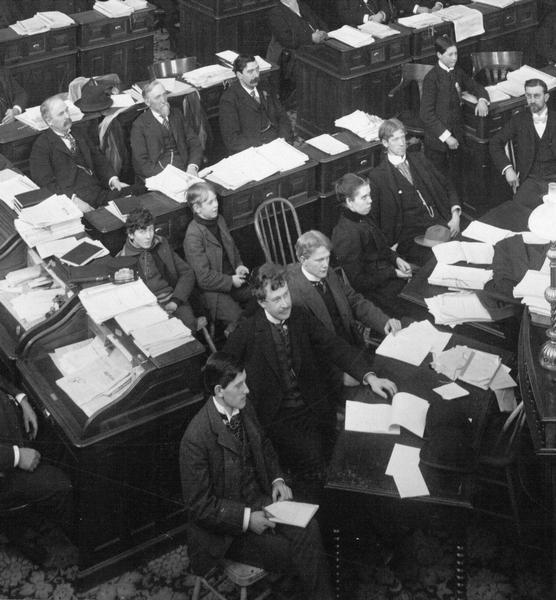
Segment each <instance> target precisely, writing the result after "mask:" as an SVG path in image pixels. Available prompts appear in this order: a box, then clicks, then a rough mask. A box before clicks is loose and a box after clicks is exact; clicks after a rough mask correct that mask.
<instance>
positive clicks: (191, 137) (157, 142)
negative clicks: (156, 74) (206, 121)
mask: <svg viewBox="0 0 556 600" xmlns="http://www.w3.org/2000/svg"><path fill="white" fill-rule="evenodd" d="M167 96H168V94H167V92H166V90H165V89H164V86H163V85H162V83H160V81H157V80H156V79H155V80H153V81H151V82H149V83H147V85H146V86H145V87H144V88H143V99H144V100H145V104H146V105H147V106H148V107H149V108H148V110H146V111H145V112H144V113H143V114H141V115H139V117H137V119H135V121H134V122H133V125H132V127H131V152H132V156H133V168H134V169H135V173H136V175H139V176H140V177H143V178H146V177H152V176H153V175H157V174H158V173H160V172H161V171H163V170H164V168H165V167H166V166H167V165H173V166H174V167H177V168H178V169H181V170H182V171H187V172H188V173H190V174H191V175H197V173H198V171H199V166H200V165H201V161H202V160H203V147H202V145H201V142H200V140H199V137H198V136H197V134H196V133H195V132H194V131H193V129H192V128H191V127H189V126H188V125H187V123H186V122H185V118H184V116H183V114H182V113H181V112H180V111H179V110H176V109H175V108H171V107H170V104H169V103H168V99H167Z"/></svg>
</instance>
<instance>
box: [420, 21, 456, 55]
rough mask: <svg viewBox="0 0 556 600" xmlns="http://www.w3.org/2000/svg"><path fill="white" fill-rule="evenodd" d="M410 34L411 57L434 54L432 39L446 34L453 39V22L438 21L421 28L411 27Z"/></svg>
mask: <svg viewBox="0 0 556 600" xmlns="http://www.w3.org/2000/svg"><path fill="white" fill-rule="evenodd" d="M412 31H413V35H412V36H411V55H412V56H413V59H414V60H415V59H418V58H419V57H421V56H426V55H429V54H434V40H435V39H436V38H437V37H439V36H441V35H448V36H450V37H451V38H452V39H454V37H455V35H454V24H453V23H451V22H449V23H448V22H446V23H440V24H438V25H432V26H430V27H424V28H422V29H413V30H412Z"/></svg>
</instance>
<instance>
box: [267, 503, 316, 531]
mask: <svg viewBox="0 0 556 600" xmlns="http://www.w3.org/2000/svg"><path fill="white" fill-rule="evenodd" d="M318 509H319V505H318V504H308V503H306V502H294V501H292V500H282V501H281V502H274V503H273V504H269V505H268V506H265V507H264V510H265V511H266V512H267V513H268V514H269V515H272V516H269V518H268V520H269V521H272V522H273V523H281V524H282V525H294V526H295V527H307V525H308V524H309V521H310V520H311V519H312V518H313V517H314V516H315V513H316V512H317V510H318Z"/></svg>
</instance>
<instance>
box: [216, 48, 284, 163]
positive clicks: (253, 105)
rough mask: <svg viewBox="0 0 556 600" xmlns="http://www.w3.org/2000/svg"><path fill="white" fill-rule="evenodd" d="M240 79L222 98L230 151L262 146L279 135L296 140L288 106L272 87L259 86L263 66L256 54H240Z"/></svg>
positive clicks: (221, 114) (237, 64)
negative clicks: (287, 112) (260, 65)
mask: <svg viewBox="0 0 556 600" xmlns="http://www.w3.org/2000/svg"><path fill="white" fill-rule="evenodd" d="M233 69H234V73H235V74H236V81H234V82H233V83H232V84H231V85H230V87H229V88H228V89H227V90H226V91H225V92H224V93H223V94H222V97H221V98H220V108H219V119H220V132H221V134H222V141H223V142H224V145H225V146H226V148H227V150H228V152H229V153H230V154H235V153H236V152H241V151H242V150H245V149H246V148H250V147H251V146H260V145H262V144H267V143H268V142H272V140H275V139H276V138H284V139H285V140H286V141H287V142H291V141H292V139H293V132H292V128H291V123H290V121H289V119H288V115H287V114H286V111H285V109H284V107H283V106H282V105H281V104H280V101H279V100H278V98H277V97H276V94H274V93H273V92H271V91H270V90H267V89H264V88H263V86H260V85H259V80H260V73H259V65H258V63H257V61H256V60H255V57H254V56H251V55H249V54H240V55H239V56H238V57H236V59H235V60H234V64H233Z"/></svg>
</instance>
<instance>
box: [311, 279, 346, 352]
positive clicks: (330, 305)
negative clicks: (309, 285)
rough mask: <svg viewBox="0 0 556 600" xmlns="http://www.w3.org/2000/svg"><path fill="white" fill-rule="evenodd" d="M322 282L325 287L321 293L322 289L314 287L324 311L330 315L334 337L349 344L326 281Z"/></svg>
mask: <svg viewBox="0 0 556 600" xmlns="http://www.w3.org/2000/svg"><path fill="white" fill-rule="evenodd" d="M324 282H325V285H326V289H325V291H323V290H322V288H320V287H319V286H318V285H315V286H314V287H315V288H316V290H317V292H318V293H319V294H320V295H321V296H322V299H323V300H324V303H325V304H326V309H327V310H328V314H329V315H330V319H331V321H332V325H334V331H335V332H336V335H338V336H340V337H342V338H344V339H345V340H347V341H348V342H350V343H351V337H350V335H349V333H348V332H347V331H346V328H345V327H344V324H343V322H342V319H341V317H340V311H339V310H338V306H337V305H336V301H335V300H334V296H333V295H332V292H331V291H330V286H329V285H328V282H327V281H326V279H325V280H324Z"/></svg>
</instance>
